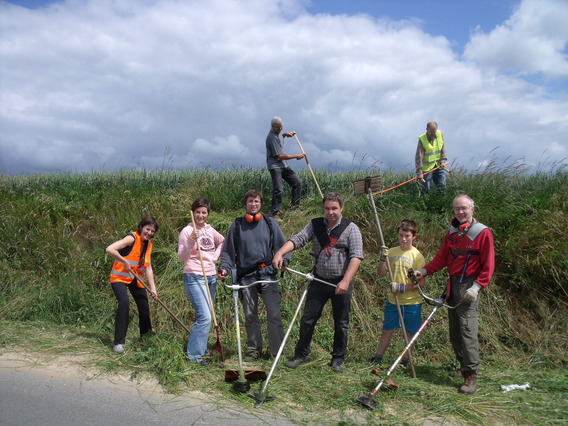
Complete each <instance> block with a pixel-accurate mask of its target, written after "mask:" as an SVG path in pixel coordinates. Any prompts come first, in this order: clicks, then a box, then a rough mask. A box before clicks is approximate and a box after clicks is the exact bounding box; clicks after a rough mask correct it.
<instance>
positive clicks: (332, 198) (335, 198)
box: [323, 192, 343, 207]
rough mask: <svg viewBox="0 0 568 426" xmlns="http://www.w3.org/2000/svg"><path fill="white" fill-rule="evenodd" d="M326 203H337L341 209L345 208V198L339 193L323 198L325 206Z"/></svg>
mask: <svg viewBox="0 0 568 426" xmlns="http://www.w3.org/2000/svg"><path fill="white" fill-rule="evenodd" d="M326 201H337V202H338V203H339V207H343V197H342V196H341V195H339V194H338V193H337V192H328V193H327V194H325V195H324V197H323V204H325V202H326Z"/></svg>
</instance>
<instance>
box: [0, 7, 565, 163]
mask: <svg viewBox="0 0 568 426" xmlns="http://www.w3.org/2000/svg"><path fill="white" fill-rule="evenodd" d="M304 4H305V2H304V1H302V0H286V1H285V2H283V1H278V0H252V1H247V2H246V3H245V2H241V1H236V0H211V1H207V2H202V1H177V0H163V1H160V2H154V1H135V0H120V1H110V0H99V1H96V2H93V1H79V0H68V1H66V2H61V3H55V4H53V5H52V6H50V7H48V8H44V9H36V10H33V11H30V10H27V9H24V8H20V7H16V6H12V5H10V4H8V3H5V2H2V3H0V28H2V36H1V37H0V58H1V60H0V127H1V128H2V133H1V134H0V152H1V155H0V172H4V173H19V172H35V171H57V170H72V171H90V170H92V169H100V168H102V169H106V170H114V169H120V168H128V167H139V166H140V167H146V168H147V169H150V170H151V169H153V168H158V169H160V168H163V167H164V165H165V166H167V167H174V168H187V167H200V166H202V165H207V166H212V167H215V166H222V165H224V164H243V165H247V166H248V165H250V166H253V167H264V166H265V158H264V155H265V152H264V151H265V148H264V142H265V138H266V134H267V133H268V130H269V122H270V119H271V118H272V116H274V115H279V116H281V117H282V118H283V119H284V126H285V130H296V131H297V132H298V136H299V137H300V139H301V141H302V143H303V145H304V148H305V150H306V152H307V153H308V156H309V158H310V163H311V164H312V166H313V167H315V168H329V169H330V170H336V169H350V168H354V167H355V168H358V167H369V166H371V165H380V166H381V167H382V168H389V167H393V168H404V169H405V170H413V164H412V163H413V159H414V150H415V147H416V141H417V136H418V135H419V134H420V133H423V131H424V127H425V123H426V122H427V121H430V120H436V121H438V123H439V124H440V128H441V129H442V130H443V131H444V134H445V137H446V141H447V145H448V146H447V150H448V154H449V157H450V160H455V161H457V162H458V163H461V164H464V163H465V164H466V165H469V164H480V163H482V162H483V161H484V160H485V159H486V157H487V156H488V155H489V153H490V152H491V151H492V150H493V149H494V148H495V147H499V152H500V154H501V155H502V156H503V157H504V158H506V157H508V156H513V157H515V158H517V157H522V156H530V157H531V158H532V157H533V156H535V155H540V152H541V151H544V150H546V149H547V148H548V149H549V150H550V152H557V149H558V146H560V147H562V146H564V145H565V143H564V135H565V134H566V133H567V130H568V117H567V115H566V113H565V111H567V110H568V100H567V99H566V93H565V92H564V93H560V94H556V95H555V96H554V97H551V96H550V94H549V93H548V92H547V88H546V86H537V85H534V84H532V85H531V84H528V83H527V82H525V81H524V80H522V79H521V78H520V77H515V76H511V75H501V74H499V73H488V72H487V71H488V69H489V68H495V64H493V63H490V64H485V63H484V62H483V61H480V62H479V64H477V65H476V64H474V63H472V62H463V61H462V60H461V59H460V58H459V57H458V55H456V53H455V52H454V51H453V50H452V48H451V45H450V43H449V41H448V40H447V39H446V38H444V37H433V36H431V35H429V34H427V33H426V32H425V31H424V30H422V29H421V28H419V27H418V26H416V24H414V23H412V22H410V21H401V22H393V21H389V20H387V19H374V18H372V17H370V16H365V15H357V16H347V15H341V16H331V15H324V14H320V15H310V14H308V13H306V12H305V11H304V9H303V7H304ZM565 4H566V3H561V4H560V3H557V2H550V1H549V2H547V3H546V5H547V6H546V7H544V9H545V10H550V8H551V7H552V6H554V7H556V9H557V11H558V15H561V14H562V12H563V10H564V9H565V8H564V5H565ZM531 5H532V2H530V1H525V2H523V3H522V4H521V6H520V7H519V9H518V11H517V12H515V14H514V15H513V16H512V17H511V19H510V20H509V21H508V22H507V23H505V24H504V26H503V27H506V28H510V29H511V30H514V31H515V32H514V34H515V37H516V38H522V35H523V34H522V32H523V31H524V32H526V33H527V37H528V38H530V37H529V36H530V35H531V34H533V32H531V31H532V30H531V28H529V27H526V26H525V27H523V26H520V25H516V24H515V25H512V24H510V23H509V22H511V23H513V22H517V21H519V22H520V21H521V16H522V13H521V12H522V11H524V10H525V9H526V8H527V7H529V6H531ZM531 7H532V6H531ZM549 15H553V14H550V13H549V14H544V16H549ZM539 16H540V15H539ZM537 22H540V25H541V26H542V25H543V24H544V23H547V24H548V26H552V24H550V22H549V21H545V20H537ZM30 28H33V29H34V30H33V31H30ZM549 30H550V29H548V30H547V31H549ZM562 31H563V30H562V29H561V28H559V27H557V31H556V32H557V33H558V34H560V35H557V36H556V38H554V37H552V35H550V34H552V31H550V32H549V35H550V36H549V39H551V40H552V39H554V40H559V39H561V34H563V33H562ZM492 34H493V33H492ZM490 36H491V35H490ZM490 36H488V37H490ZM479 40H481V35H480V34H477V35H474V38H473V40H472V44H471V45H470V46H469V47H468V49H469V50H468V52H472V51H473V50H471V49H473V46H475V45H476V43H477V44H479ZM547 40H548V39H547ZM510 42H511V43H513V41H512V40H511V41H510ZM495 45H499V44H498V43H495ZM514 46H517V44H515V45H514ZM548 46H556V45H554V43H552V42H551V43H549V44H548ZM511 50H515V49H511ZM549 50H550V49H549ZM552 50H553V51H554V49H552ZM537 53H539V52H537ZM539 54H542V53H539ZM468 55H471V53H468ZM542 55H543V54H542ZM477 56H478V57H479V58H481V56H482V55H480V54H479V55H477ZM549 57H550V58H554V57H556V60H557V61H558V58H560V57H561V55H560V54H559V53H558V52H556V56H554V55H552V54H551V55H549ZM469 59H471V58H469ZM539 59H541V62H542V63H543V64H545V63H548V64H549V65H547V66H548V67H549V68H551V67H552V68H554V67H553V65H552V64H553V59H549V60H548V62H547V61H545V60H544V59H545V58H542V56H539ZM509 62H510V63H509V65H506V64H505V65H503V69H510V68H511V67H517V66H522V67H523V69H525V70H526V72H532V71H530V70H531V69H530V68H529V67H528V64H527V65H523V64H521V65H518V64H517V62H514V61H512V60H509ZM543 66H544V65H543ZM551 75H552V74H551ZM14 146H16V147H17V148H16V149H13V148H12V147H14ZM535 150H537V151H539V152H535ZM286 151H287V152H291V153H292V152H299V148H298V147H297V145H296V144H295V142H294V141H290V140H289V139H287V140H286ZM292 167H294V168H296V169H299V168H304V167H305V164H304V162H292Z"/></svg>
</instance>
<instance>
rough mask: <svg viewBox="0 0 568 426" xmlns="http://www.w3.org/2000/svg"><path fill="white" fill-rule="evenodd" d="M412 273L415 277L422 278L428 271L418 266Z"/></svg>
mask: <svg viewBox="0 0 568 426" xmlns="http://www.w3.org/2000/svg"><path fill="white" fill-rule="evenodd" d="M414 275H416V278H418V279H420V278H424V277H425V276H426V275H428V273H427V272H426V269H424V268H420V269H418V270H417V271H414Z"/></svg>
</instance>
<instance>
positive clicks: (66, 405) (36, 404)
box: [0, 360, 294, 426]
mask: <svg viewBox="0 0 568 426" xmlns="http://www.w3.org/2000/svg"><path fill="white" fill-rule="evenodd" d="M227 404H228V402H223V401H214V400H212V399H211V397H207V396H206V395H203V394H201V393H198V392H192V393H191V394H188V393H185V394H183V395H181V396H174V395H170V394H165V393H163V392H162V390H161V387H160V386H159V385H157V384H155V383H139V382H138V383H134V382H133V381H132V380H128V379H124V378H121V377H113V378H91V379H88V378H86V377H85V376H84V375H82V374H78V373H77V372H76V371H65V370H61V369H59V370H57V369H55V370H54V369H52V368H49V367H46V366H42V365H39V366H38V365H28V364H24V365H23V366H21V365H17V364H15V363H14V362H6V361H5V360H0V425H2V426H8V425H17V426H27V425H42V426H49V425H58V426H65V425H82V426H87V425H121V426H122V425H124V426H126V425H137V426H140V425H149V424H151V425H267V424H268V425H291V424H294V423H292V422H290V421H289V420H286V419H278V418H275V417H272V416H271V415H270V414H269V413H266V411H264V410H262V409H255V408H252V407H253V400H252V399H251V410H250V411H245V412H243V411H242V410H241V409H238V408H235V407H233V408H230V407H228V405H227Z"/></svg>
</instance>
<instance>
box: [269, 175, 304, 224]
mask: <svg viewBox="0 0 568 426" xmlns="http://www.w3.org/2000/svg"><path fill="white" fill-rule="evenodd" d="M269 171H270V176H271V177H272V207H271V209H270V213H271V214H276V213H278V212H279V211H280V209H281V208H282V192H283V191H284V186H283V184H282V179H284V180H285V181H286V183H288V185H290V186H291V187H292V206H293V207H299V206H300V197H301V196H302V181H301V180H300V178H299V177H298V176H297V175H296V173H294V170H292V169H291V168H289V167H287V168H285V169H269Z"/></svg>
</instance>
